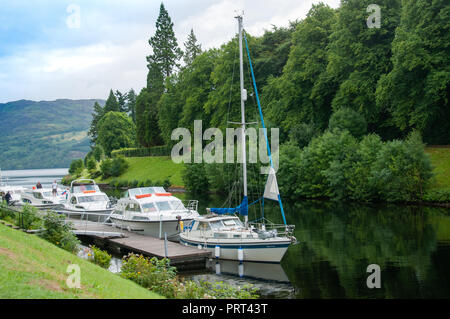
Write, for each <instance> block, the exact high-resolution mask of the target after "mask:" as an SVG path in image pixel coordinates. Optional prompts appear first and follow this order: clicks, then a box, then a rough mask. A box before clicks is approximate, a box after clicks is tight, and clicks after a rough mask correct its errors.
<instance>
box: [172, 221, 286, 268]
mask: <svg viewBox="0 0 450 319" xmlns="http://www.w3.org/2000/svg"><path fill="white" fill-rule="evenodd" d="M292 242H293V238H292V237H290V236H285V235H283V236H278V232H277V230H276V229H272V230H264V228H263V230H260V229H257V228H255V227H254V226H247V227H246V226H245V225H244V224H243V223H242V222H241V220H240V219H239V217H238V216H235V215H224V216H219V215H216V214H208V215H205V216H200V217H198V218H195V219H194V221H193V222H192V224H191V225H188V226H187V227H186V228H185V229H184V232H182V233H181V234H180V243H181V244H184V245H186V246H194V247H198V248H200V249H206V250H209V251H211V252H212V253H213V255H214V256H215V257H216V258H220V259H228V260H238V261H254V262H273V263H279V262H280V261H281V259H282V258H283V256H284V254H285V252H286V250H287V249H288V247H289V246H290V245H291V243H292Z"/></svg>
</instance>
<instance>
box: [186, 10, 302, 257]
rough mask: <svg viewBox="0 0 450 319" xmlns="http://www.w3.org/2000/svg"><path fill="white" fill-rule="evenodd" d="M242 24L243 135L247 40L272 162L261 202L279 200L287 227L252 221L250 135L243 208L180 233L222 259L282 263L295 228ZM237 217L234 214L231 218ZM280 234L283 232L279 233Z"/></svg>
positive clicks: (213, 211) (218, 212) (213, 215)
mask: <svg viewBox="0 0 450 319" xmlns="http://www.w3.org/2000/svg"><path fill="white" fill-rule="evenodd" d="M236 19H237V20H238V24H239V60H240V89H241V119H242V123H240V125H241V126H242V132H245V128H246V124H247V123H245V101H246V95H247V93H246V90H245V89H244V77H243V74H244V71H243V69H244V67H243V38H245V44H246V48H247V53H248V58H249V63H250V70H251V74H252V80H253V85H254V89H255V95H256V100H257V103H258V108H259V113H260V117H261V123H262V126H263V128H264V137H265V139H266V146H267V152H268V155H269V159H270V166H271V167H270V171H269V174H268V179H267V183H266V187H265V191H264V195H263V197H262V198H261V199H260V200H264V198H266V199H270V200H275V201H278V203H279V205H280V210H281V213H282V216H283V221H284V225H274V224H267V223H266V221H265V220H263V221H262V222H261V223H258V224H252V223H249V221H248V207H249V203H248V194H247V191H248V190H247V166H246V161H247V154H246V135H245V133H244V134H241V136H242V143H241V146H242V157H243V189H244V191H243V199H242V202H241V204H240V205H239V206H237V207H234V208H208V209H207V212H208V214H207V215H204V216H199V217H196V218H194V220H193V221H192V223H191V224H190V225H188V226H187V227H186V228H185V229H184V231H183V232H182V233H181V234H180V242H181V243H182V244H184V245H186V246H196V247H198V248H199V249H206V250H209V251H211V252H212V253H213V254H214V256H215V257H216V258H218V259H228V260H238V261H241V262H243V261H252V262H272V263H279V262H280V261H281V259H282V258H283V256H284V254H285V253H286V251H287V249H288V247H289V246H290V245H291V244H292V243H295V242H296V239H295V237H293V236H292V233H293V231H294V228H295V226H294V225H287V223H286V218H285V215H284V210H283V205H282V202H281V197H280V193H279V190H278V184H277V179H276V174H275V170H274V167H273V162H272V155H271V152H270V146H269V142H268V138H267V131H266V129H265V124H264V118H263V115H262V109H261V104H260V101H259V97H258V90H257V87H256V81H255V76H254V72H253V67H252V63H251V58H250V52H249V49H248V43H247V39H246V37H245V35H243V26H242V21H243V18H242V16H241V15H238V16H237V17H236ZM229 214H234V215H229ZM236 214H240V215H242V216H244V223H242V221H241V220H240V218H239V216H237V215H236ZM279 232H280V233H279Z"/></svg>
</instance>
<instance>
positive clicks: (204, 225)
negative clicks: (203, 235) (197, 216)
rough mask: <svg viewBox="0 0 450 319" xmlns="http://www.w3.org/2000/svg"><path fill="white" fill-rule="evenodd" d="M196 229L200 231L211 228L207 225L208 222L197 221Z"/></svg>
mask: <svg viewBox="0 0 450 319" xmlns="http://www.w3.org/2000/svg"><path fill="white" fill-rule="evenodd" d="M197 230H202V231H207V230H211V226H209V223H208V222H199V223H198V227H197Z"/></svg>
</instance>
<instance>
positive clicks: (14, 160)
mask: <svg viewBox="0 0 450 319" xmlns="http://www.w3.org/2000/svg"><path fill="white" fill-rule="evenodd" d="M95 102H99V103H100V104H102V105H103V104H104V101H103V100H94V99H91V100H65V99H64V100H62V99H61V100H56V101H40V102H35V101H28V100H20V101H15V102H8V103H3V104H1V103H0V132H1V134H0V168H1V169H5V170H6V169H32V168H62V167H69V164H70V162H71V161H72V160H73V159H76V158H81V157H83V156H84V155H85V154H86V153H87V152H88V151H89V139H88V137H87V131H88V130H89V125H90V122H91V119H92V114H91V113H92V110H93V106H94V103H95Z"/></svg>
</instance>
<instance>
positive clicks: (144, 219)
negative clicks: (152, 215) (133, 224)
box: [133, 216, 148, 221]
mask: <svg viewBox="0 0 450 319" xmlns="http://www.w3.org/2000/svg"><path fill="white" fill-rule="evenodd" d="M133 220H137V221H148V218H147V217H142V216H133Z"/></svg>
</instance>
